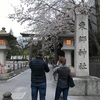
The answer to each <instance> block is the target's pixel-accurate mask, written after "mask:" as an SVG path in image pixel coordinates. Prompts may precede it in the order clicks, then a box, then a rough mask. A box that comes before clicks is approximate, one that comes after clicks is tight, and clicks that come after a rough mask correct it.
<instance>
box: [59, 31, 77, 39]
mask: <svg viewBox="0 0 100 100" xmlns="http://www.w3.org/2000/svg"><path fill="white" fill-rule="evenodd" d="M59 36H60V37H63V38H64V37H65V38H66V37H67V38H74V36H75V33H71V32H70V33H63V34H60V35H59Z"/></svg>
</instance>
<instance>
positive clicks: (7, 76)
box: [0, 72, 14, 81]
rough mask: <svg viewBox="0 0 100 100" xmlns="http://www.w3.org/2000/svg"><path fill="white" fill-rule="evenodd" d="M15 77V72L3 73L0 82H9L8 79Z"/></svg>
mask: <svg viewBox="0 0 100 100" xmlns="http://www.w3.org/2000/svg"><path fill="white" fill-rule="evenodd" d="M13 75H14V73H13V72H9V73H2V74H0V80H1V81H3V80H7V79H9V78H11V77H12V76H13Z"/></svg>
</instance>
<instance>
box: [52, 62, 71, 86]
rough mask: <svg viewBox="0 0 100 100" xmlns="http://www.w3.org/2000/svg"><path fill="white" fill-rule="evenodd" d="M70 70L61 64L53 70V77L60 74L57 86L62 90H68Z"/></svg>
mask: <svg viewBox="0 0 100 100" xmlns="http://www.w3.org/2000/svg"><path fill="white" fill-rule="evenodd" d="M69 73H70V69H69V68H68V67H67V66H66V65H62V64H60V65H59V66H58V67H57V68H55V69H54V70H53V75H55V74H58V80H57V85H58V86H59V87H61V88H68V75H69Z"/></svg>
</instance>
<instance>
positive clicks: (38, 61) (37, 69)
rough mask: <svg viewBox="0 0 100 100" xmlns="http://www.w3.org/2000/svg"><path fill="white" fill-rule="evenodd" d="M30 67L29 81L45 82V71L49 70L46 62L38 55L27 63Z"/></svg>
mask: <svg viewBox="0 0 100 100" xmlns="http://www.w3.org/2000/svg"><path fill="white" fill-rule="evenodd" d="M29 67H30V69H31V82H32V83H37V84H41V83H45V82H46V75H45V72H49V67H48V64H47V63H46V62H45V61H44V60H43V59H42V58H40V57H36V58H35V59H33V60H32V61H31V62H30V63H29Z"/></svg>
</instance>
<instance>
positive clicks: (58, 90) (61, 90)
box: [55, 86, 69, 100]
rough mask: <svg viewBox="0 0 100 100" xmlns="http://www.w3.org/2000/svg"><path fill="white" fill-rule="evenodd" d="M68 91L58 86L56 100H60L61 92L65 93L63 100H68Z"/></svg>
mask: <svg viewBox="0 0 100 100" xmlns="http://www.w3.org/2000/svg"><path fill="white" fill-rule="evenodd" d="M68 90H69V88H60V87H59V86H57V87H56V92H55V100H59V98H60V95H61V92H62V93H63V100H67V97H68Z"/></svg>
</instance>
